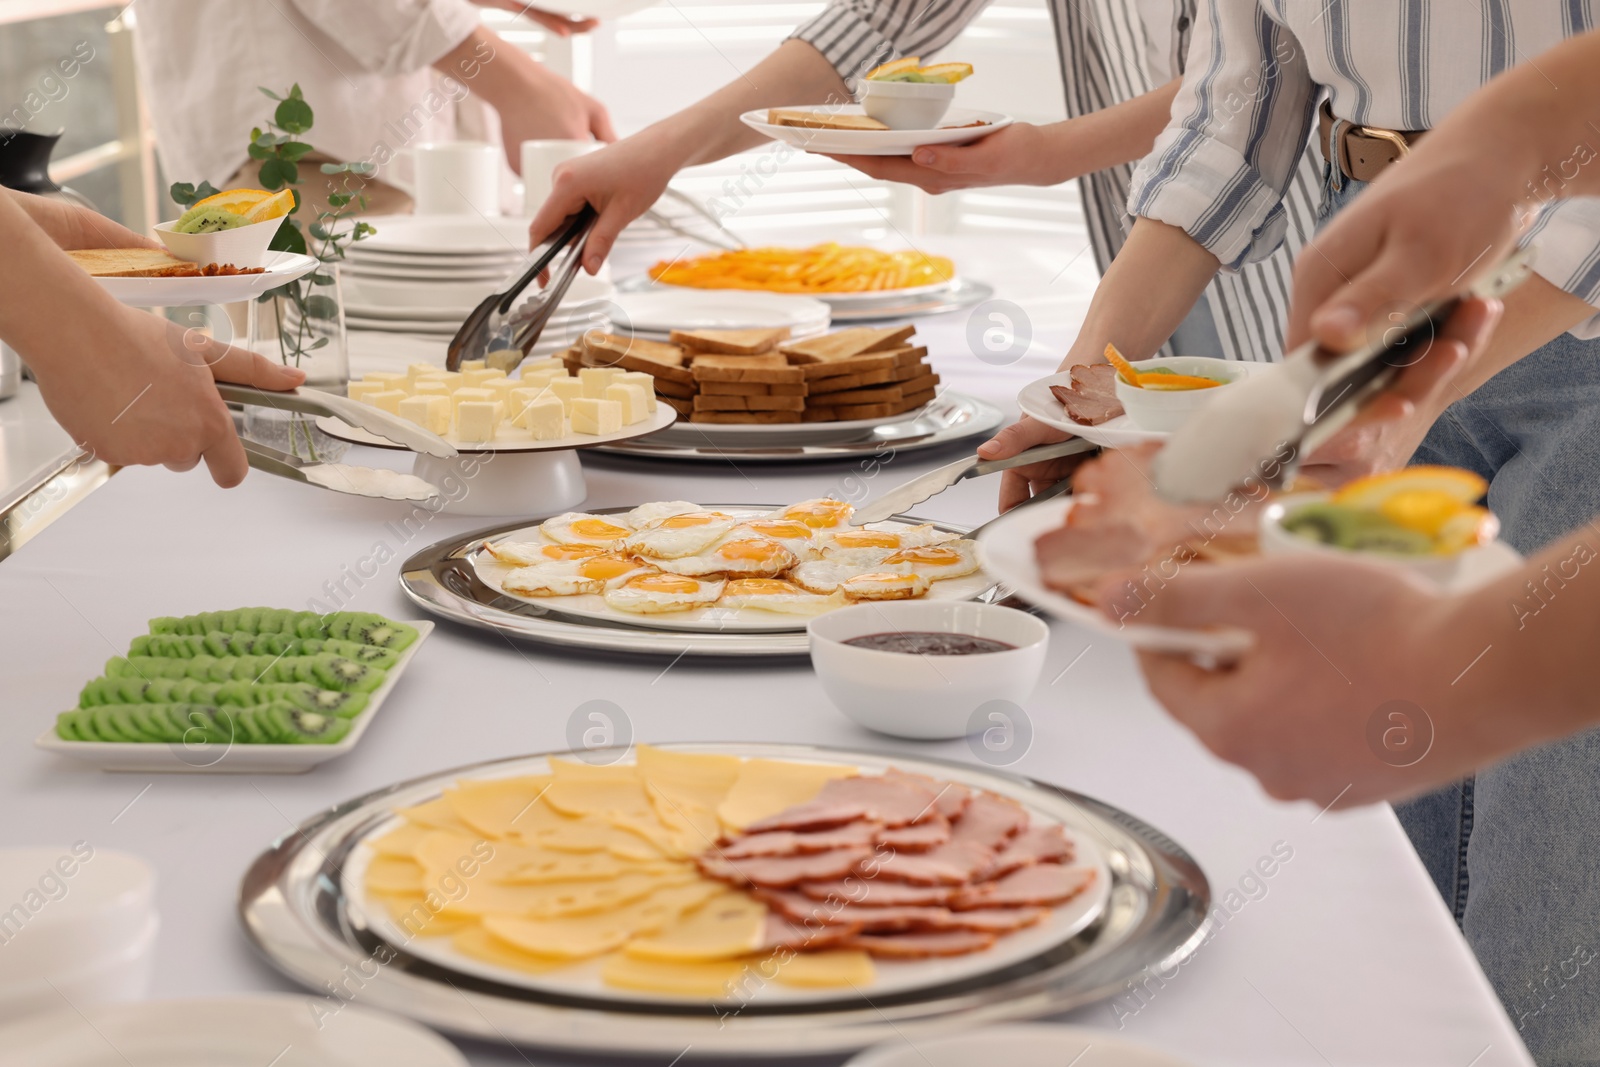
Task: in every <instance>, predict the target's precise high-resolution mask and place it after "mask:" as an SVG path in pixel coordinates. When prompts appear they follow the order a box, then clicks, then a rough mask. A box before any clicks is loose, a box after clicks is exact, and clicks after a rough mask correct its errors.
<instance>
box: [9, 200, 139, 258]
mask: <svg viewBox="0 0 1600 1067" xmlns="http://www.w3.org/2000/svg"><path fill="white" fill-rule="evenodd" d="M0 196H4V197H5V198H7V199H9V200H10V201H11V202H12V203H13V204H15V205H16V206H17V207H18V208H19V209H20V210H21V212H22V214H24V215H26V216H27V218H28V219H29V220H30V221H31V222H32V223H33V224H34V225H35V226H37V227H38V228H39V229H41V230H43V231H44V233H45V236H47V237H49V238H50V240H51V241H53V242H55V244H56V246H57V247H58V248H129V247H145V248H155V247H158V246H157V245H156V242H155V241H153V240H151V239H150V238H148V237H144V236H142V235H140V234H136V233H134V232H133V231H132V230H130V229H128V228H127V227H126V226H122V225H120V224H118V223H115V222H113V221H111V220H110V219H108V218H106V217H105V216H104V215H99V214H96V213H95V212H93V211H90V210H89V209H88V208H84V207H79V206H77V205H76V204H68V203H65V202H63V201H61V200H54V199H51V198H49V197H43V196H34V195H33V194H32V193H19V192H17V191H15V190H13V189H3V188H0Z"/></svg>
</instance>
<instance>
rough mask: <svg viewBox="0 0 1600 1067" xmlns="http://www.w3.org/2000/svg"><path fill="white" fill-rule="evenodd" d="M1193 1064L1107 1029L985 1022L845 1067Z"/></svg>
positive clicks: (883, 1049) (876, 1050) (902, 1043)
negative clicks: (987, 1023)
mask: <svg viewBox="0 0 1600 1067" xmlns="http://www.w3.org/2000/svg"><path fill="white" fill-rule="evenodd" d="M979 1063H1003V1064H1005V1065H1006V1067H1192V1065H1189V1064H1185V1063H1184V1062H1183V1061H1182V1060H1176V1059H1173V1058H1172V1057H1171V1056H1168V1055H1167V1054H1166V1053H1165V1052H1160V1051H1158V1050H1156V1049H1153V1048H1150V1047H1148V1046H1145V1045H1136V1044H1134V1043H1133V1042H1131V1041H1124V1040H1122V1038H1120V1037H1114V1036H1112V1035H1111V1034H1108V1033H1107V1032H1106V1031H1104V1030H1101V1029H1089V1028H1087V1027H1078V1026H1052V1025H1050V1024H1047V1023H1017V1024H1013V1025H1011V1026H983V1027H979V1028H977V1029H975V1030H969V1031H967V1032H965V1033H960V1034H947V1035H945V1036H943V1037H932V1038H925V1039H923V1040H920V1041H917V1042H916V1043H914V1044H913V1043H912V1042H910V1041H906V1040H903V1039H897V1040H894V1041H886V1042H884V1043H883V1044H881V1045H874V1046H873V1047H872V1048H869V1049H867V1050H866V1051H865V1052H863V1053H861V1055H859V1056H856V1057H855V1058H854V1059H852V1060H851V1061H850V1062H849V1063H847V1064H845V1067H972V1065H973V1064H979Z"/></svg>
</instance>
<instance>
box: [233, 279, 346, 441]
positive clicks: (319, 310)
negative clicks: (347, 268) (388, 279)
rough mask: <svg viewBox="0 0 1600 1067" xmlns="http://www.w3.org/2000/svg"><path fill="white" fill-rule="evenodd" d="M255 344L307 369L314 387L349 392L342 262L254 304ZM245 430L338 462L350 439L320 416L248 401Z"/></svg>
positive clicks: (308, 380)
mask: <svg viewBox="0 0 1600 1067" xmlns="http://www.w3.org/2000/svg"><path fill="white" fill-rule="evenodd" d="M248 320H249V321H248V324H247V333H248V335H249V347H250V349H251V350H252V351H255V352H259V353H261V354H262V355H264V356H266V357H267V358H268V359H272V360H276V361H278V362H280V363H282V364H284V365H285V366H288V367H299V368H300V369H301V370H303V371H305V372H306V381H305V384H306V386H308V387H309V388H312V389H320V390H322V391H324V392H329V393H338V394H339V395H341V396H342V395H344V394H345V393H346V392H347V391H348V387H349V385H350V353H349V348H348V346H347V344H346V334H345V322H344V297H343V293H342V290H341V287H340V284H339V267H338V264H336V263H323V264H321V265H319V266H318V267H317V269H316V270H315V271H312V272H311V273H310V274H307V275H305V276H304V277H301V278H298V279H296V280H295V281H292V282H290V283H289V284H287V285H281V286H279V287H278V288H276V289H273V290H271V291H270V292H267V293H264V294H262V295H261V297H259V298H258V299H256V300H255V301H253V302H252V303H251V304H250V310H249V314H248ZM244 431H245V435H246V436H247V437H249V438H250V439H251V440H254V441H259V442H260V443H262V444H264V445H270V446H271V447H273V448H276V449H278V450H280V451H283V452H288V453H290V454H291V455H293V456H295V457H296V458H298V459H301V460H303V461H306V462H310V463H333V462H337V461H338V460H339V458H340V457H342V456H343V455H344V454H345V453H346V452H348V451H349V450H350V443H349V442H348V441H341V440H339V439H338V438H336V437H330V436H329V435H328V434H325V433H323V432H322V430H320V429H318V427H317V424H316V418H315V417H314V416H310V415H304V414H300V413H298V412H289V411H279V410H276V409H274V408H265V407H256V406H251V407H246V408H245V418H244Z"/></svg>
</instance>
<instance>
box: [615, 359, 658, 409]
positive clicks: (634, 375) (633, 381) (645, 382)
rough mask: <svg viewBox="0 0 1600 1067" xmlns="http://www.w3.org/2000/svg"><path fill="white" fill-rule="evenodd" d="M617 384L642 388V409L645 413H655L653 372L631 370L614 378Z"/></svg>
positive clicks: (654, 380)
mask: <svg viewBox="0 0 1600 1067" xmlns="http://www.w3.org/2000/svg"><path fill="white" fill-rule="evenodd" d="M615 384H617V385H637V386H639V387H640V388H642V389H643V390H644V400H645V404H644V410H645V412H646V414H649V415H654V414H655V413H656V378H655V375H653V374H646V373H645V372H644V371H640V370H631V371H628V372H627V373H626V374H624V375H623V376H622V377H620V378H618V379H617V380H616V383H615Z"/></svg>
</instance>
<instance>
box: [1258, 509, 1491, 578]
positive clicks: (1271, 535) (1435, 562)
mask: <svg viewBox="0 0 1600 1067" xmlns="http://www.w3.org/2000/svg"><path fill="white" fill-rule="evenodd" d="M1331 495H1332V494H1331V493H1292V494H1290V495H1289V496H1285V497H1280V498H1278V499H1275V500H1273V501H1272V503H1270V504H1268V505H1267V506H1266V507H1264V508H1262V509H1261V520H1260V539H1261V554H1262V555H1264V556H1288V555H1297V554H1298V555H1305V554H1308V553H1309V554H1313V555H1323V556H1344V557H1346V558H1351V557H1354V558H1356V559H1367V560H1372V561H1373V562H1375V563H1384V564H1388V565H1390V566H1396V567H1404V568H1405V569H1406V570H1408V571H1411V572H1412V573H1413V574H1417V575H1420V576H1421V577H1423V578H1426V579H1428V580H1429V581H1431V582H1434V583H1436V584H1437V585H1439V586H1441V587H1449V586H1451V585H1452V584H1453V583H1455V582H1456V581H1457V580H1458V579H1459V578H1460V577H1461V576H1462V574H1463V573H1464V572H1465V571H1467V570H1469V569H1471V568H1472V564H1473V562H1474V560H1475V558H1476V557H1477V556H1479V555H1482V554H1483V553H1485V552H1487V551H1489V549H1490V546H1489V545H1478V546H1476V547H1474V548H1466V549H1462V550H1461V551H1460V552H1457V553H1455V554H1454V555H1449V556H1431V555H1430V556H1396V555H1387V554H1385V553H1382V552H1357V551H1354V550H1353V549H1348V548H1340V547H1339V546H1338V545H1329V544H1324V543H1323V542H1321V541H1315V540H1312V539H1311V538H1309V537H1301V536H1300V535H1299V534H1297V533H1291V532H1290V531H1289V530H1286V529H1285V528H1284V526H1283V520H1284V518H1285V517H1286V516H1287V515H1289V514H1290V513H1291V512H1293V511H1296V510H1298V509H1300V508H1302V507H1304V506H1305V505H1307V504H1320V503H1322V502H1323V501H1325V500H1327V499H1328V498H1329V497H1330V496H1331Z"/></svg>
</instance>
